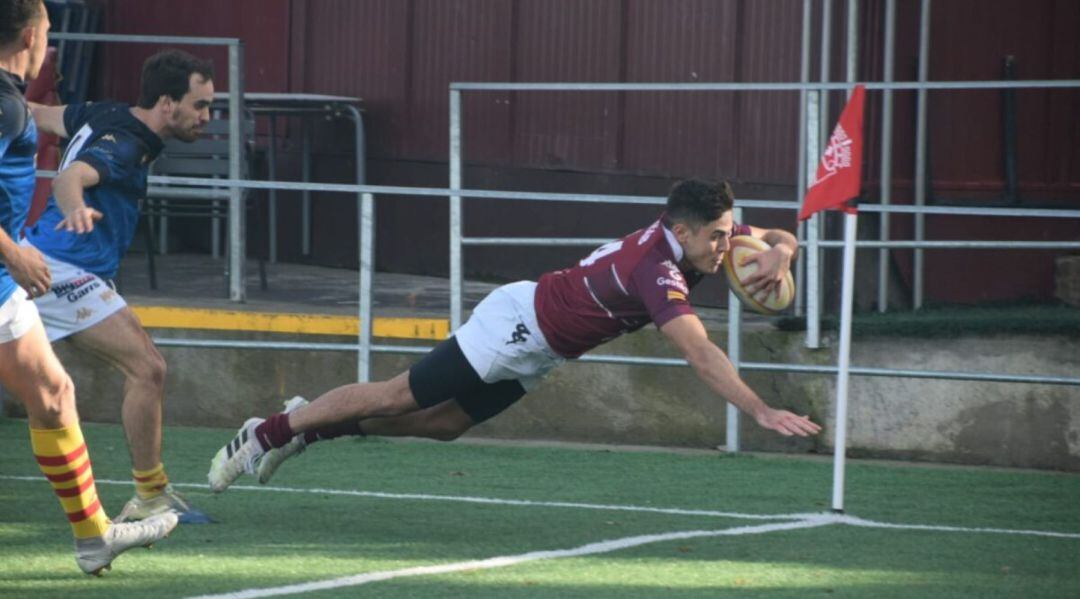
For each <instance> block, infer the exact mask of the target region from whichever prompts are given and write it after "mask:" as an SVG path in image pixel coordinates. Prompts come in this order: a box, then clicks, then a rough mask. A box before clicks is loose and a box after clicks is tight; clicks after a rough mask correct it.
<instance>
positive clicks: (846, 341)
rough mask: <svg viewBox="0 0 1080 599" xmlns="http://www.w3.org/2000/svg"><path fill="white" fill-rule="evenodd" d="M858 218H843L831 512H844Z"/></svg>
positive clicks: (846, 215)
mask: <svg viewBox="0 0 1080 599" xmlns="http://www.w3.org/2000/svg"><path fill="white" fill-rule="evenodd" d="M858 219H859V217H858V216H857V215H855V214H845V215H844V274H843V284H842V285H841V288H842V291H841V300H840V349H839V353H840V359H839V364H838V365H837V368H838V371H839V372H838V374H837V377H836V422H835V423H834V428H835V429H836V431H835V440H834V443H833V445H834V448H833V495H832V509H833V511H834V512H842V511H844V469H845V465H846V464H845V463H846V461H847V419H848V416H847V408H848V383H849V379H850V371H851V312H852V306H853V305H854V295H855V235H856V231H857V230H858Z"/></svg>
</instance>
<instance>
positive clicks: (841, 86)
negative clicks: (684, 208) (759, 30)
mask: <svg viewBox="0 0 1080 599" xmlns="http://www.w3.org/2000/svg"><path fill="white" fill-rule="evenodd" d="M924 7H925V5H924ZM804 29H805V21H804ZM851 29H852V27H851V24H850V23H849V31H850V30H851ZM804 43H805V39H804ZM805 58H806V53H805V51H804V63H805ZM849 63H850V60H849ZM850 70H851V69H850V68H849V71H850ZM804 74H805V64H804ZM850 78H851V77H850V73H849V79H850ZM922 79H923V80H922V81H919V82H891V81H889V82H870V83H863V84H862V85H864V86H865V87H866V89H868V90H882V91H886V92H891V91H895V90H916V91H918V92H919V94H920V96H921V97H922V96H925V93H926V92H927V91H928V90H973V89H1020V88H1024V89H1032V88H1043V89H1060V88H1066V89H1067V88H1078V87H1080V80H1030V81H970V82H964V81H936V82H929V81H925V77H923V78H922ZM854 85H855V83H854V82H846V83H827V82H820V83H808V82H807V81H806V77H805V76H804V78H803V81H801V82H798V83H464V82H458V83H451V84H450V98H449V106H450V136H449V137H450V165H449V168H450V187H451V190H453V192H454V193H453V195H451V196H450V328H451V330H456V329H457V328H458V327H459V326H461V324H462V323H463V306H462V291H463V287H464V266H463V260H462V249H463V247H464V246H466V245H469V246H508V245H548V244H550V245H578V243H579V242H588V243H589V244H590V245H598V244H596V243H595V242H596V241H598V240H597V239H585V240H569V239H557V238H520V239H515V238H505V237H486V238H466V237H464V236H463V234H462V225H463V220H464V212H463V206H462V198H463V197H467V195H466V194H465V193H463V192H462V186H463V172H464V170H463V169H464V162H463V160H464V157H463V139H462V134H463V127H462V109H461V107H462V99H461V94H462V93H463V92H466V91H500V92H505V91H567V92H594V91H606V92H611V91H653V92H655V91H669V92H680V91H699V92H700V91H798V92H800V106H799V110H800V115H799V119H800V123H799V133H800V140H803V139H804V136H803V132H804V131H805V130H806V123H807V119H808V112H811V111H809V110H807V103H806V93H807V92H811V91H813V92H817V93H818V94H824V92H825V91H828V90H837V91H848V90H850V89H852V87H853V86H854ZM800 145H802V144H800ZM805 149H806V148H802V147H801V148H800V151H802V150H805ZM807 154H809V152H808V153H807ZM815 154H816V153H815ZM888 154H889V152H886V157H885V158H884V159H883V160H885V161H886V162H888ZM804 157H805V156H800V161H799V163H798V166H799V177H798V180H797V182H796V188H797V189H798V195H799V197H798V198H797V201H795V202H787V203H786V205H784V206H775V205H772V206H767V207H769V208H786V209H796V210H797V209H798V207H799V206H801V204H802V199H803V196H804V195H805V190H806V186H805V185H804V183H805V180H804V177H805V173H806V171H804V170H803V167H804V161H803V158H804ZM919 160H920V161H925V156H924V155H920V158H919ZM504 195H505V197H508V198H509V197H517V199H528V198H524V197H520V196H517V195H516V194H513V193H506V194H504ZM590 197H595V196H575V197H568V198H565V201H572V202H589V201H591V200H590V199H589V198H590ZM739 203H740V207H741V208H754V207H766V206H755V205H754V204H755V202H754V201H753V200H751V201H747V200H740V201H739ZM860 209H864V210H865V211H867V212H880V213H882V215H883V221H885V220H886V219H885V218H884V216H885V215H887V214H888V213H892V212H900V213H911V214H915V215H916V225H917V227H921V225H920V223H921V222H922V218H923V217H924V216H925V215H926V214H954V215H959V214H965V215H981V216H1025V217H1057V218H1075V217H1077V216H1080V211H1072V210H1024V209H992V208H961V207H955V208H952V207H933V208H929V207H926V206H924V205H922V203H921V202H919V203H917V205H916V206H892V205H890V204H888V203H882V204H879V205H876V206H875V205H866V206H860ZM735 216H736V218H741V213H738V212H737V213H736V215H735ZM815 222H816V218H815V219H812V220H811V228H810V230H809V231H808V232H807V233H806V236H805V239H806V243H805V250H804V251H803V255H805V256H806V257H807V260H805V262H806V263H807V268H808V271H807V276H806V281H807V285H806V287H807V291H806V303H807V311H806V320H807V326H806V330H807V341H806V345H807V346H808V347H812V348H815V347H819V346H820V343H819V335H820V320H821V306H820V302H819V290H818V285H817V283H818V282H819V281H820V278H819V277H820V270H821V269H820V264H819V260H818V256H819V252H820V251H821V250H823V249H832V248H836V247H843V243H842V242H830V241H825V240H821V239H819V233H818V231H817V230H816V227H815V226H814V223H815ZM800 230H801V229H800ZM919 230H920V231H921V228H920V229H919ZM599 241H603V240H599ZM856 247H857V248H858V247H863V248H882V249H884V248H913V249H915V250H916V253H917V258H919V259H921V255H922V253H921V250H922V249H926V248H935V249H943V248H965V249H991V248H994V249H1000V248H1008V247H1012V248H1023V249H1077V248H1080V242H1064V241H1063V242H1043V241H1032V242H997V243H994V242H980V241H932V242H927V241H925V240H922V239H921V236H920V237H919V238H918V239H917V240H916V241H888V240H885V239H883V240H881V241H877V242H859V243H857V244H856ZM800 249H801V248H800ZM800 262H802V261H800ZM916 287H917V289H916V293H917V296H916V297H917V300H918V301H920V302H921V297H922V291H921V274H920V275H919V276H918V277H917V281H916ZM732 295H733V294H732ZM729 306H731V307H732V308H733V311H732V312H731V313H729V332H728V347H729V354H730V357H731V360H732V363H733V364H734V365H735V367H736V370H739V369H745V370H765V369H766V367H767V369H769V370H780V371H788V372H813V371H811V370H806V369H805V367H804V366H802V365H797V364H771V365H765V364H760V363H744V362H742V361H741V344H740V337H741V313H740V312H739V308H738V306H739V304H738V302H737V301H736V300H735V298H734V297H729ZM582 359H583V360H586V361H595V362H614V363H629V362H627V361H626V358H625V357H621V356H609V355H592V356H585V357H583V358H582ZM632 363H637V364H649V365H684V364H686V362H685V361H682V360H674V361H672V360H670V359H666V358H638V359H636V360H634V361H633V362H632ZM837 371H838V369H836V368H833V369H831V371H828V372H837ZM818 372H821V371H818ZM850 372H851V373H852V374H857V375H867V376H896V377H910V376H917V377H919V378H943V379H949V378H961V379H968V380H995V381H1000V382H1040V383H1047V384H1068V385H1078V384H1080V378H1077V377H1052V376H1047V377H1039V376H1036V377H1034V378H1032V377H1029V376H1026V375H1025V376H1023V377H1021V376H1019V375H1009V374H1000V373H955V372H933V371H914V370H898V369H877V368H866V367H853V368H851V369H850ZM986 377H992V378H989V379H988V378H986ZM727 416H728V418H727V423H728V426H727V439H726V444H727V448H728V450H729V451H738V449H739V440H738V420H739V413H738V411H737V410H736V409H735V408H734V406H732V405H731V404H728V406H727Z"/></svg>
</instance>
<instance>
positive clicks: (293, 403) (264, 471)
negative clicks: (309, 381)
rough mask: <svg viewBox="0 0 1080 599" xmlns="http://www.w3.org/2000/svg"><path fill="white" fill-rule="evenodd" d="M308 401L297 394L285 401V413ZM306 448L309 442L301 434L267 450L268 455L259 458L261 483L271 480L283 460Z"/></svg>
mask: <svg viewBox="0 0 1080 599" xmlns="http://www.w3.org/2000/svg"><path fill="white" fill-rule="evenodd" d="M308 403H310V402H309V401H308V400H306V399H304V398H303V397H300V396H299V395H297V396H296V397H294V398H292V399H290V400H289V401H287V402H285V413H286V414H290V413H292V412H295V411H296V410H298V409H300V408H301V407H303V406H306V405H308ZM305 449H307V443H305V442H304V435H303V434H299V435H296V436H295V437H293V438H292V440H291V441H289V442H288V443H286V444H285V445H284V446H283V447H278V448H275V449H271V450H270V451H268V452H266V455H264V456H263V457H262V459H261V460H259V468H258V471H259V484H262V485H265V484H266V483H268V482H270V478H271V477H272V476H274V472H275V471H277V469H278V466H280V465H281V463H282V462H284V461H285V460H287V459H289V458H291V457H293V456H294V455H296V454H299V453H303V452H304V450H305Z"/></svg>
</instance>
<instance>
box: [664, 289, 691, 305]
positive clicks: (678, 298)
mask: <svg viewBox="0 0 1080 599" xmlns="http://www.w3.org/2000/svg"><path fill="white" fill-rule="evenodd" d="M667 298H668V301H670V302H685V301H686V294H684V293H683V292H681V291H675V290H674V289H668V292H667Z"/></svg>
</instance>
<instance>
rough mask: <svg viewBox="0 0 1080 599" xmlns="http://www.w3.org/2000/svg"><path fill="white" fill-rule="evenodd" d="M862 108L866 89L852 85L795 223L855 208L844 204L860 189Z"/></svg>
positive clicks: (851, 210) (850, 210)
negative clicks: (850, 92) (820, 213)
mask: <svg viewBox="0 0 1080 599" xmlns="http://www.w3.org/2000/svg"><path fill="white" fill-rule="evenodd" d="M865 104H866V88H865V87H863V86H862V85H856V86H855V91H854V92H852V94H851V99H849V100H848V103H847V106H845V107H844V112H842V113H841V114H840V121H839V122H837V123H836V129H834V130H833V134H832V137H830V138H829V145H828V147H826V148H825V152H824V153H823V154H822V155H821V162H820V163H818V168H817V174H816V175H815V176H814V182H813V183H812V184H811V185H810V188H809V189H807V190H806V199H805V200H803V205H802V209H801V210H800V211H799V220H806V219H808V218H810V217H811V216H812V215H813V214H814V213H815V212H818V211H821V210H828V209H830V208H839V209H841V210H843V211H844V212H848V213H854V212H855V207H854V206H848V205H847V204H845V202H847V201H848V200H850V199H851V198H854V197H856V196H858V195H859V189H860V188H861V186H862V148H863V139H862V138H863V106H864V105H865Z"/></svg>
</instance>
